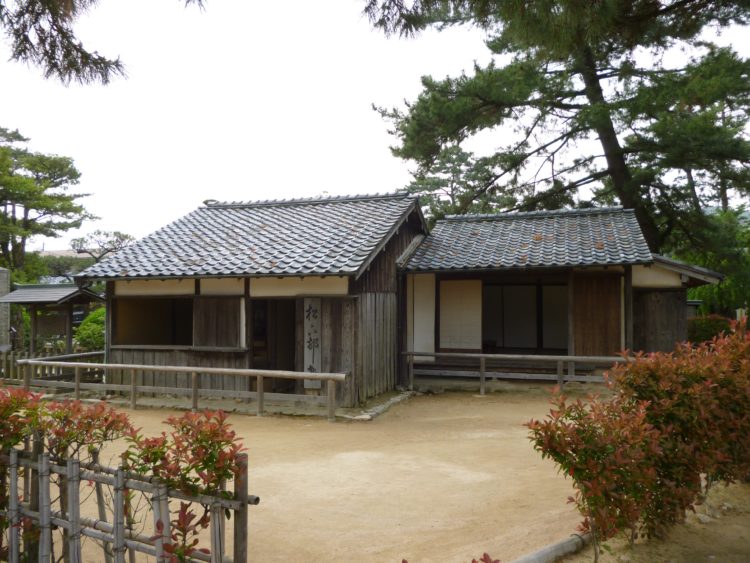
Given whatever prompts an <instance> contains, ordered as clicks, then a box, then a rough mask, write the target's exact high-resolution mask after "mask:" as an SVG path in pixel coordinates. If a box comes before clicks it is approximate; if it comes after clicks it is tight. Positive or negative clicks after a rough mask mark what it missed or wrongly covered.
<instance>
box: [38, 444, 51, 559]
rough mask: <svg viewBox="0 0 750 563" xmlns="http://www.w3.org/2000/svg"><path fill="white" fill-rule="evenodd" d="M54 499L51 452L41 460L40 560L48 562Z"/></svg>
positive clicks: (43, 455)
mask: <svg viewBox="0 0 750 563" xmlns="http://www.w3.org/2000/svg"><path fill="white" fill-rule="evenodd" d="M51 511H52V499H51V495H50V486H49V454H46V453H44V454H42V455H41V459H40V461H39V532H40V535H39V561H40V563H41V562H44V563H47V562H48V561H50V558H51V556H52V525H51V522H50V518H51V514H50V512H51Z"/></svg>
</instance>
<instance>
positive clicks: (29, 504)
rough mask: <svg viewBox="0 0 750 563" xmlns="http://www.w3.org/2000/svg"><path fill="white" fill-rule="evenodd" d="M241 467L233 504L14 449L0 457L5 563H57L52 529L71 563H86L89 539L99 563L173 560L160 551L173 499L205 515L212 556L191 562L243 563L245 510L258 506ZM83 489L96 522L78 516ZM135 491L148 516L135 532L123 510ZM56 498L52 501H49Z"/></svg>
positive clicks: (196, 555)
mask: <svg viewBox="0 0 750 563" xmlns="http://www.w3.org/2000/svg"><path fill="white" fill-rule="evenodd" d="M32 451H33V450H32ZM239 467H240V471H239V473H238V475H237V476H236V477H235V480H234V490H233V491H232V492H230V493H229V494H228V495H227V496H228V497H230V498H225V496H221V495H215V496H213V495H187V494H185V493H183V492H181V491H177V490H172V489H168V488H167V487H166V486H165V485H164V484H163V483H160V482H159V481H158V480H156V479H155V478H153V477H148V476H143V475H139V474H135V473H129V472H127V471H126V470H125V469H123V468H122V467H119V468H110V467H104V466H101V465H99V464H98V463H96V462H94V463H89V464H85V465H82V464H81V463H80V462H79V461H78V460H77V459H68V460H66V463H65V465H58V464H56V463H53V462H52V461H51V460H50V457H49V454H47V453H38V451H37V452H36V453H32V452H30V451H19V450H17V449H11V450H10V451H9V452H5V453H3V454H0V470H2V473H1V474H0V475H1V476H2V479H3V482H4V483H6V484H7V489H8V491H7V497H6V498H7V509H6V510H0V518H4V519H6V522H7V532H6V534H7V538H8V543H7V545H8V561H10V562H11V563H19V561H21V559H22V555H23V556H24V558H25V560H34V559H38V561H39V562H40V563H50V562H51V561H53V560H54V559H53V557H52V555H53V533H52V532H53V528H59V529H62V530H63V534H64V536H63V538H64V539H63V542H62V543H63V545H59V546H58V549H57V550H56V551H57V553H63V554H64V556H65V561H66V562H68V563H80V562H81V561H83V559H82V554H81V541H82V539H83V538H86V537H88V538H93V539H94V540H98V541H99V542H101V545H102V550H103V551H102V554H101V559H100V560H101V561H104V562H107V563H110V562H114V563H125V556H126V555H127V556H128V559H129V561H131V562H133V561H135V553H136V552H138V553H143V554H146V555H150V556H152V557H155V558H156V561H157V563H165V562H166V561H169V560H170V558H169V557H168V553H167V551H166V550H165V545H168V544H169V543H170V542H171V531H170V520H171V516H172V514H173V507H171V506H170V499H175V500H179V501H183V502H189V503H199V504H202V505H204V506H208V507H210V516H211V517H210V524H209V526H210V534H209V535H210V546H211V549H210V553H205V552H202V551H195V552H193V553H192V555H191V556H190V558H189V559H188V561H190V562H194V563H199V562H209V563H225V562H228V561H233V562H234V563H240V562H243V563H244V562H245V561H247V553H248V551H247V522H248V514H247V512H248V505H256V504H258V503H259V502H260V499H259V498H258V497H256V496H252V495H249V494H248V480H247V455H246V454H240V459H239ZM55 475H57V476H58V478H55V477H54V476H55ZM82 481H84V483H83V484H82ZM86 481H88V482H92V483H93V484H94V489H95V491H96V493H95V494H96V509H97V517H96V518H93V517H91V516H86V515H84V514H82V510H81V506H82V503H81V494H80V493H81V487H82V486H83V487H85V486H88V485H86V484H85V482H86ZM105 487H108V488H109V491H107V492H108V493H110V494H109V495H105V493H104V490H103V489H104V488H105ZM55 489H57V490H56V491H55ZM134 491H135V492H140V493H141V494H143V495H144V496H145V497H146V499H147V501H148V502H149V504H150V508H151V517H152V522H151V523H150V526H147V525H146V524H145V523H141V527H142V529H139V530H136V529H135V525H134V522H133V518H134V515H133V514H132V513H130V512H129V510H128V507H129V506H132V496H131V497H130V499H129V498H128V497H129V495H132V494H133V492H134ZM53 493H55V494H56V495H57V496H56V497H53V496H52V494H53ZM105 496H106V498H108V499H109V498H111V499H112V507H111V512H110V514H111V516H112V517H111V521H110V519H109V518H108V515H107V512H108V511H107V510H106V507H105ZM63 499H66V501H64V500H63ZM56 504H57V509H56V510H55V509H53V507H54V506H55V505H56ZM225 511H232V512H233V514H232V519H231V521H232V522H233V523H234V534H233V546H232V548H231V554H232V559H227V558H225V553H226V551H227V550H226V545H225V544H226V530H225V522H226V520H225ZM24 521H25V522H26V524H28V523H29V522H31V523H33V525H34V526H35V527H36V528H37V529H38V530H39V534H38V537H36V536H33V537H31V536H26V537H24V533H23V531H24V529H27V526H24V525H23V524H24ZM4 527H5V526H4ZM159 530H161V532H159ZM37 553H38V557H36V558H34V559H29V555H30V554H33V555H35V554H37ZM33 555H32V557H33Z"/></svg>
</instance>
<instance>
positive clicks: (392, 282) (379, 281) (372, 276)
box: [350, 212, 425, 295]
mask: <svg viewBox="0 0 750 563" xmlns="http://www.w3.org/2000/svg"><path fill="white" fill-rule="evenodd" d="M419 234H425V233H424V232H423V231H422V226H421V223H420V222H419V219H418V217H417V214H416V212H414V213H412V215H411V217H409V219H408V220H407V221H405V222H404V224H403V225H401V227H400V228H399V230H398V231H397V232H396V234H394V235H393V237H392V238H391V240H390V241H388V243H387V244H386V245H385V246H384V247H383V250H381V251H380V253H379V254H378V256H377V257H376V258H375V260H373V261H372V263H371V264H370V267H369V268H368V269H367V270H366V271H365V272H364V273H363V274H362V276H361V277H360V278H359V279H358V280H355V281H353V282H352V285H351V287H350V293H351V294H353V295H356V294H360V293H372V292H376V291H377V292H382V291H387V292H392V293H396V292H398V291H399V288H398V280H397V278H398V275H397V274H398V272H397V268H396V260H398V258H399V257H400V256H401V255H402V254H403V253H404V252H405V251H406V249H407V248H408V247H409V245H410V244H411V242H412V241H413V240H414V237H416V236H417V235H419Z"/></svg>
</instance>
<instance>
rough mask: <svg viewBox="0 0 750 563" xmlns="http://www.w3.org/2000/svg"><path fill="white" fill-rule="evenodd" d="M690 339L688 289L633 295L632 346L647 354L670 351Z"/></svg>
mask: <svg viewBox="0 0 750 563" xmlns="http://www.w3.org/2000/svg"><path fill="white" fill-rule="evenodd" d="M686 339H687V290H685V289H677V290H658V289H650V290H635V291H634V292H633V347H634V348H635V349H636V350H643V351H644V352H670V351H672V350H674V345H675V343H676V342H681V341H683V340H686Z"/></svg>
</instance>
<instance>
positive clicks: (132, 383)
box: [130, 369, 137, 410]
mask: <svg viewBox="0 0 750 563" xmlns="http://www.w3.org/2000/svg"><path fill="white" fill-rule="evenodd" d="M136 375H137V372H136V370H134V369H131V370H130V408H131V409H133V410H135V408H136V395H137V393H136V388H135V387H136V383H137V377H136Z"/></svg>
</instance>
